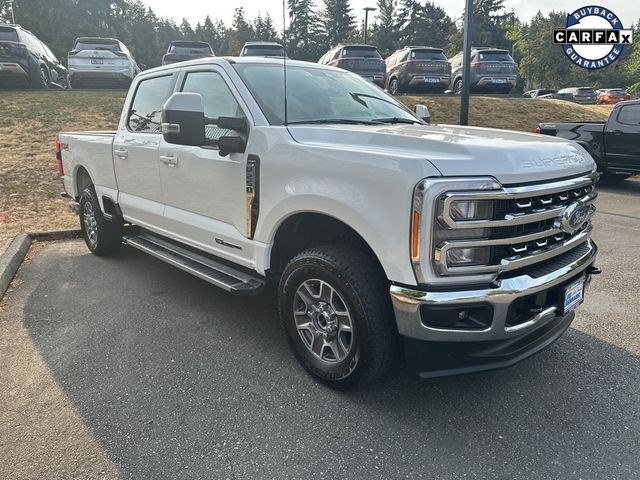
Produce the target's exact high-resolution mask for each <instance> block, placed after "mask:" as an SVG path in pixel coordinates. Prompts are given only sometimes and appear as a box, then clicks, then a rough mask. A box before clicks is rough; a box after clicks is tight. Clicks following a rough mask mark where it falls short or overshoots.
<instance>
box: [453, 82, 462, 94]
mask: <svg viewBox="0 0 640 480" xmlns="http://www.w3.org/2000/svg"><path fill="white" fill-rule="evenodd" d="M453 93H454V94H456V95H462V79H461V78H459V79H457V80H456V81H455V82H454V83H453Z"/></svg>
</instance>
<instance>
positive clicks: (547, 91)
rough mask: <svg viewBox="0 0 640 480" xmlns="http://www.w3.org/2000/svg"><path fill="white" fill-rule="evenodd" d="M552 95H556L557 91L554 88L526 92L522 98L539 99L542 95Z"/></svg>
mask: <svg viewBox="0 0 640 480" xmlns="http://www.w3.org/2000/svg"><path fill="white" fill-rule="evenodd" d="M552 93H556V91H555V90H554V89H552V88H536V89H535V90H529V91H527V92H524V93H523V94H522V96H523V97H527V98H538V97H541V96H542V95H550V94H552Z"/></svg>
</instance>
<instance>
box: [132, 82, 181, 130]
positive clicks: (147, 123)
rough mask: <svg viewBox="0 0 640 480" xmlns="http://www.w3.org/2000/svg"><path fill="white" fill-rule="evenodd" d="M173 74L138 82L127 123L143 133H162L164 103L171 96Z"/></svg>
mask: <svg viewBox="0 0 640 480" xmlns="http://www.w3.org/2000/svg"><path fill="white" fill-rule="evenodd" d="M171 77H172V76H171V75H165V76H163V77H155V78H150V79H148V80H143V81H142V82H140V83H139V84H138V88H137V89H136V93H135V96H134V97H133V102H132V104H131V110H130V111H129V120H128V121H127V125H128V127H129V129H130V130H132V131H134V132H141V133H160V124H161V123H162V105H164V102H165V101H166V100H167V98H169V93H170V92H169V88H170V87H171Z"/></svg>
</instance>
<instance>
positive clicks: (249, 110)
mask: <svg viewBox="0 0 640 480" xmlns="http://www.w3.org/2000/svg"><path fill="white" fill-rule="evenodd" d="M246 61H254V62H259V61H270V60H265V59H248V60H246ZM271 61H273V60H271ZM292 63H295V62H292ZM316 67H317V68H331V67H325V66H319V65H317V66H316ZM189 70H214V71H217V72H218V73H220V74H221V75H223V77H224V78H225V80H226V81H227V82H228V84H229V86H230V88H231V90H232V92H233V93H234V95H235V96H236V97H237V100H238V102H239V103H240V104H241V107H242V109H243V110H244V112H245V114H246V116H247V118H248V120H249V124H250V133H249V136H248V145H247V148H246V153H244V154H238V153H234V154H231V155H229V156H227V157H221V156H220V155H219V154H218V153H217V150H214V149H203V148H200V147H186V146H178V145H171V144H168V143H166V142H165V141H164V140H163V139H162V136H161V135H160V134H135V133H132V132H130V131H129V130H127V128H126V126H125V123H126V121H125V120H126V112H127V111H128V108H129V104H130V102H131V100H132V95H133V94H132V92H134V91H135V88H136V85H137V83H138V82H139V81H142V80H144V79H145V78H148V77H149V76H153V75H154V74H157V73H158V72H165V73H166V71H172V72H175V71H178V72H181V73H180V75H182V74H183V73H184V72H186V71H189ZM176 85H180V81H178V82H176ZM176 88H177V87H176ZM176 91H178V90H176ZM59 138H60V141H61V143H62V144H63V145H64V147H63V152H62V157H63V164H64V172H65V176H64V185H65V189H66V191H67V192H68V193H69V194H70V195H71V196H72V197H75V198H77V197H78V196H79V194H80V192H79V191H78V186H77V179H76V177H77V172H78V170H79V169H80V168H84V169H86V170H87V172H88V174H89V175H90V176H91V179H92V181H93V183H94V185H95V188H96V191H97V193H98V197H99V199H100V201H102V197H103V196H107V197H109V198H111V199H112V200H113V201H114V202H116V203H118V204H119V205H120V207H121V209H122V212H123V215H124V218H125V220H127V221H130V222H132V223H135V224H138V225H141V226H143V227H146V228H148V229H149V230H152V231H154V232H157V233H159V234H162V235H165V236H167V237H170V238H173V239H175V240H178V241H181V242H183V243H185V244H188V245H191V246H193V247H196V248H199V249H201V250H203V251H206V252H208V253H212V254H215V255H218V256H220V257H222V258H225V259H227V260H230V261H233V262H235V263H237V264H239V265H243V266H245V267H249V268H252V269H254V270H255V271H256V272H258V273H260V274H264V273H265V272H266V270H268V269H269V266H270V252H271V246H272V244H273V241H274V237H275V234H276V232H277V230H278V227H279V226H280V225H281V224H282V222H283V221H284V220H286V219H287V218H288V217H290V216H292V215H295V214H297V213H301V212H317V213H321V214H325V215H328V216H331V217H334V218H336V219H338V220H340V221H342V222H344V223H345V224H347V225H349V226H351V227H352V228H353V229H354V230H355V231H357V232H358V233H359V234H360V235H361V236H362V237H363V238H364V240H365V241H366V242H367V243H368V244H369V246H370V247H371V249H372V250H373V252H374V253H375V254H376V256H377V257H378V259H379V261H380V263H381V264H382V266H383V268H384V270H385V272H386V275H387V277H388V279H389V280H390V281H392V282H397V283H400V284H404V285H416V284H417V282H416V277H415V274H414V271H413V268H412V265H411V262H410V254H409V232H410V213H411V204H412V196H413V190H414V187H415V186H416V184H417V183H418V182H419V181H420V180H421V179H423V178H426V177H442V176H444V177H474V176H484V177H486V176H490V177H493V178H495V179H496V180H498V181H499V182H500V183H502V184H503V185H513V184H521V183H529V182H541V181H545V180H553V179H557V178H563V177H570V176H574V175H579V174H583V173H585V172H590V171H592V170H593V168H594V163H593V160H592V159H591V157H590V156H589V155H588V154H587V152H586V151H585V150H584V149H583V148H582V147H580V146H578V145H577V144H575V143H573V142H570V141H567V140H563V139H559V138H555V137H549V136H541V135H536V134H526V133H519V132H513V131H506V130H494V129H484V128H474V127H458V126H449V125H440V126H436V125H398V124H396V125H353V126H352V125H336V126H332V125H307V126H302V125H297V126H289V127H288V128H287V127H283V126H271V125H269V123H268V122H267V120H266V118H265V117H264V115H263V113H262V112H261V110H260V108H259V107H258V105H257V103H256V102H255V100H254V99H253V97H252V96H251V94H250V93H249V91H248V89H247V88H246V86H245V85H244V84H243V82H242V80H241V79H240V77H239V76H238V75H237V73H236V72H235V70H234V69H233V67H231V65H229V64H228V63H227V61H226V60H224V59H220V58H212V59H200V60H196V61H193V62H187V63H185V64H183V66H167V67H161V68H159V69H154V70H150V71H146V72H144V73H143V74H141V75H139V76H138V77H136V79H135V80H134V83H133V85H132V87H131V89H130V91H129V95H128V97H127V99H126V101H125V108H124V110H123V114H122V118H121V121H120V126H119V128H118V131H117V132H116V133H115V134H114V133H110V134H109V133H105V132H101V133H96V132H86V133H83V132H81V133H72V132H70V133H61V134H60V137H59ZM121 150H126V151H127V156H126V158H125V157H121V156H118V154H117V153H115V152H116V151H121ZM167 155H173V156H175V157H176V158H177V159H178V163H177V165H175V166H173V167H170V166H168V165H167V164H166V163H163V162H162V161H161V159H160V157H161V156H167ZM248 155H256V156H258V157H259V158H260V214H259V219H258V223H257V226H256V231H255V235H254V238H253V239H249V238H247V232H246V224H247V218H246V215H247V213H246V206H245V167H246V162H247V156H248ZM425 221H427V222H428V221H430V220H429V219H426V220H425ZM423 228H429V225H425V226H424V227H423ZM214 238H220V239H223V240H225V241H226V242H229V243H232V244H235V245H238V246H240V247H241V249H230V248H227V247H225V246H224V245H221V244H218V243H216V242H215V241H214Z"/></svg>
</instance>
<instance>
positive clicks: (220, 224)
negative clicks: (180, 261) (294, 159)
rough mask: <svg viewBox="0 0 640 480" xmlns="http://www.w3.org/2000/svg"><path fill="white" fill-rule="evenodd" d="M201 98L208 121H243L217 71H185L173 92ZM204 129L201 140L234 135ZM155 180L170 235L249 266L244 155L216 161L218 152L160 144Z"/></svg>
mask: <svg viewBox="0 0 640 480" xmlns="http://www.w3.org/2000/svg"><path fill="white" fill-rule="evenodd" d="M178 91H181V92H194V93H199V94H200V95H201V96H202V100H203V105H204V113H205V115H206V116H207V117H219V116H230V117H237V116H245V117H246V114H245V109H243V107H242V106H241V105H240V102H239V101H238V99H237V96H236V94H235V92H234V91H232V89H231V88H230V86H229V83H228V82H227V80H226V76H225V73H224V72H223V71H222V70H219V69H217V68H216V67H213V68H212V67H210V68H209V69H207V70H190V71H186V72H185V74H184V77H183V78H182V80H181V86H180V88H179V89H178ZM234 134H235V133H234V132H232V131H230V130H224V129H220V128H218V127H217V126H214V125H207V127H206V136H207V139H209V140H217V139H218V138H220V137H221V136H223V135H234ZM159 153H160V178H161V183H162V191H163V194H164V199H165V210H164V216H165V222H164V224H165V225H166V227H167V229H168V231H169V233H170V235H171V236H172V237H173V238H175V239H177V240H180V241H182V242H184V243H187V244H191V245H192V246H194V247H197V248H200V249H203V250H205V251H208V252H209V253H213V254H214V255H217V256H220V257H223V258H227V259H229V260H232V261H234V262H237V263H240V264H244V265H246V266H251V265H250V259H249V257H250V254H249V250H250V249H249V247H248V243H249V240H248V238H247V231H246V228H247V217H246V215H247V208H246V165H247V154H246V153H232V154H230V155H227V156H225V157H223V156H221V155H220V153H219V151H218V149H217V147H213V146H203V147H193V146H186V145H174V144H170V143H167V142H166V141H165V140H164V139H163V140H161V142H160V148H159Z"/></svg>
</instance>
